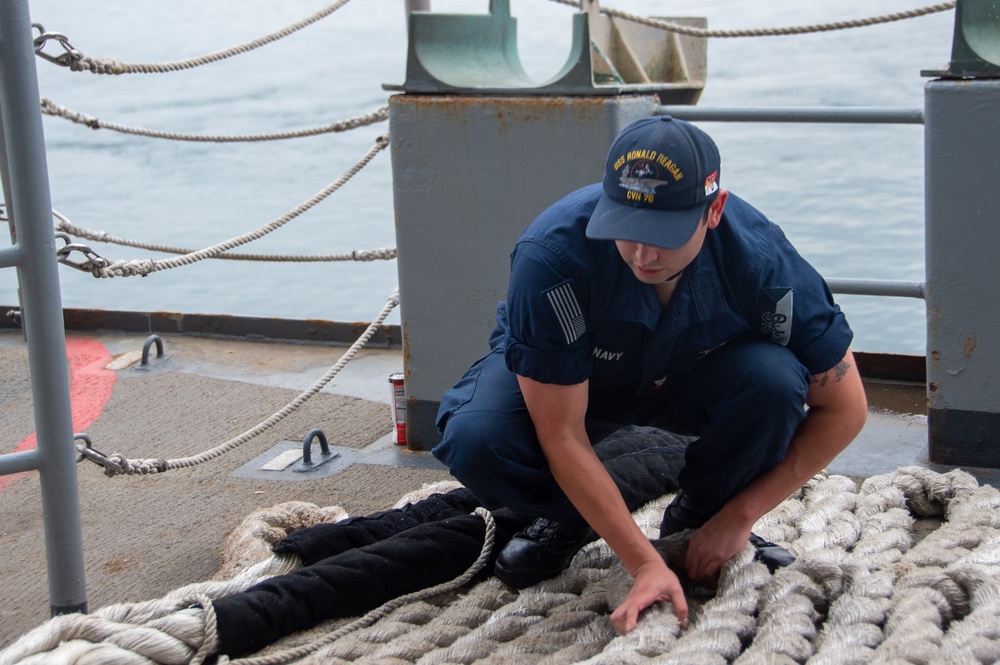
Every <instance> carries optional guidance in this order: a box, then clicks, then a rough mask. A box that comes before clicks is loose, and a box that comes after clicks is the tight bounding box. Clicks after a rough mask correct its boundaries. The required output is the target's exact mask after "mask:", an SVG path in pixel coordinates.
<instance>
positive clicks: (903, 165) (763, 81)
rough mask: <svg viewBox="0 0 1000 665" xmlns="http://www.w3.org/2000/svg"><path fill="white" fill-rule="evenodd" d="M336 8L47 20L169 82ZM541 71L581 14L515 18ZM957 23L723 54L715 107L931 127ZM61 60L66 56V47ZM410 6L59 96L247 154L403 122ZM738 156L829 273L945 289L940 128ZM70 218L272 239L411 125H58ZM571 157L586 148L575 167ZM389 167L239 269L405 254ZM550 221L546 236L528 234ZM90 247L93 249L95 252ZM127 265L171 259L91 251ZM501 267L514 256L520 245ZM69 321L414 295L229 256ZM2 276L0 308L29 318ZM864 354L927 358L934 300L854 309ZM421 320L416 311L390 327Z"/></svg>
mask: <svg viewBox="0 0 1000 665" xmlns="http://www.w3.org/2000/svg"><path fill="white" fill-rule="evenodd" d="M431 2H432V9H433V10H434V11H442V12H444V11H448V12H458V11H461V12H473V13H484V12H486V11H487V9H488V3H487V1H486V0H477V1H475V2H472V1H469V0H464V1H463V0H448V1H445V0H431ZM326 4H327V3H326V2H325V1H323V0H320V1H318V2H317V1H315V0H313V1H310V2H306V1H305V0H294V1H292V2H285V3H273V2H267V1H266V0H244V1H242V2H238V3H237V2H234V1H233V0H220V1H217V2H212V3H204V2H197V1H196V0H177V1H175V2H171V3H135V2H128V1H126V0H109V1H108V2H103V3H100V5H99V6H95V7H93V8H91V9H90V10H88V11H80V10H79V5H78V3H74V2H71V1H70V0H37V1H36V2H33V3H32V5H31V15H32V20H33V21H34V22H36V23H40V24H42V25H43V26H44V27H45V29H46V30H48V31H53V32H59V33H62V34H64V35H66V37H67V39H68V40H69V42H70V43H71V44H72V45H73V46H74V47H75V48H77V49H78V50H79V51H81V52H82V53H84V54H85V55H88V56H93V57H113V58H116V59H119V60H122V61H125V62H130V63H164V62H170V61H178V60H184V59H188V58H192V57H196V56H201V55H204V54H207V53H210V52H213V51H218V50H222V49H226V48H229V47H231V46H234V45H236V44H240V43H243V42H246V41H249V40H252V39H256V38H258V37H261V36H263V35H265V34H268V33H270V32H273V31H276V30H278V29H280V28H283V27H285V26H287V25H289V24H291V23H294V22H296V21H298V20H300V19H302V18H304V17H306V16H308V15H310V14H312V13H313V12H315V11H318V10H319V9H321V8H322V7H324V6H325V5H326ZM604 4H605V5H606V6H607V7H612V8H615V9H620V10H624V11H629V12H633V13H637V14H643V15H656V16H705V17H707V18H708V23H709V27H710V28H713V29H753V28H771V27H784V26H798V25H811V24H819V23H829V22H833V21H839V20H848V19H857V18H864V17H870V16H876V15H882V14H888V13H891V12H896V11H901V10H904V9H913V8H917V7H921V6H923V5H922V4H920V3H919V2H914V1H912V0H911V1H905V2H904V1H903V0H883V1H881V2H878V3H874V4H873V3H867V2H862V1H861V0H845V1H844V2H840V3H836V4H835V5H834V4H832V3H799V2H792V1H791V0H775V1H773V2H754V3H747V2H745V1H743V0H739V1H737V0H707V1H706V2H701V3H679V2H657V3H649V2H642V1H641V0H608V1H607V2H606V3H604ZM511 11H512V14H513V15H514V16H515V17H517V19H518V31H519V50H520V55H521V59H522V62H523V64H524V66H525V68H526V69H527V70H528V72H529V74H531V75H532V76H533V77H534V78H536V79H537V80H539V81H544V80H545V79H547V78H548V77H550V76H552V75H554V74H555V72H556V71H557V70H558V69H559V68H560V66H561V65H562V63H563V61H564V59H565V57H566V55H567V53H568V52H569V40H570V17H571V14H572V13H573V11H574V10H573V8H571V7H567V6H565V5H561V4H555V3H553V2H549V1H548V0H511ZM953 20H954V13H953V12H952V11H947V12H943V13H938V14H933V15H930V16H923V17H919V18H915V19H910V20H904V21H899V22H894V23H887V24H883V25H876V26H871V27H864V28H858V29H852V30H840V31H828V32H820V33H816V34H805V35H794V36H782V37H753V38H732V39H720V38H716V39H710V40H709V43H708V65H709V67H708V79H707V81H708V82H707V86H706V88H705V92H704V94H703V95H702V98H701V100H700V102H699V103H700V105H702V106H877V107H903V108H921V107H922V106H923V88H924V85H925V83H926V82H927V80H928V79H926V78H922V77H921V75H920V71H921V70H922V69H938V68H941V67H943V66H944V65H946V64H947V62H948V59H949V56H950V49H951V35H952V25H953ZM53 50H54V49H53ZM405 60H406V28H405V16H404V3H403V1H402V0H354V1H353V2H350V3H348V4H347V5H346V6H344V7H343V8H342V9H340V10H339V11H337V12H335V13H334V14H333V15H332V16H330V17H329V18H326V19H325V20H323V21H320V22H319V23H317V24H315V25H312V26H309V27H307V28H305V29H303V30H301V31H300V32H297V33H295V34H293V35H291V36H289V37H286V38H285V39H282V40H280V41H278V42H276V43H273V44H270V45H267V46H264V47H262V48H259V49H257V50H255V51H253V52H250V53H246V54H243V55H240V56H237V57H234V58H231V59H228V60H224V61H221V62H216V63H213V64H209V65H205V66H202V67H198V68H196V69H190V70H185V71H178V72H172V73H167V74H133V75H127V76H95V75H92V74H87V73H75V72H71V71H69V70H68V69H63V68H59V67H57V66H55V65H53V64H50V63H48V62H46V61H44V60H41V59H39V60H38V61H37V67H38V72H39V85H40V92H41V95H42V96H43V97H47V98H50V99H52V100H53V101H54V102H56V103H57V104H60V105H62V106H65V107H68V108H71V109H73V110H75V111H78V112H81V113H85V114H88V115H90V116H94V117H96V118H99V119H101V120H102V121H105V122H113V123H117V124H120V125H126V126H131V127H141V128H146V129H153V130H159V131H169V132H178V133H195V134H213V135H236V134H263V133H272V132H281V131H292V130H298V129H305V128H310V127H317V126H323V125H329V124H332V123H335V122H338V121H341V120H345V119H348V118H351V117H355V116H358V115H362V114H365V113H369V112H372V111H374V110H376V109H378V108H380V107H382V106H385V105H386V103H387V100H388V97H389V94H390V93H388V92H386V91H385V90H384V89H383V88H382V85H383V84H384V83H396V84H398V83H402V82H403V80H404V79H405V64H406V63H405ZM703 127H705V129H706V130H708V131H709V132H710V133H711V134H712V135H713V136H714V137H715V138H716V140H717V142H718V143H719V146H720V149H721V152H722V155H723V170H722V184H723V186H724V187H726V188H728V189H731V190H732V191H734V192H736V193H738V194H739V195H740V196H742V197H743V198H745V199H747V200H749V201H751V202H752V203H754V204H755V205H756V206H757V207H759V208H760V209H761V210H763V211H764V212H765V213H766V214H767V215H768V216H769V217H770V218H771V219H773V220H774V221H775V222H777V223H779V224H780V225H781V226H782V227H783V228H784V229H785V232H786V234H787V235H788V236H789V237H790V238H791V240H792V242H793V243H794V244H795V245H796V246H797V247H798V248H799V250H800V252H801V253H802V254H803V255H804V256H805V257H806V258H807V259H808V260H810V261H811V262H812V263H813V264H814V265H815V266H816V267H817V268H818V269H819V271H820V272H821V273H822V274H824V275H825V276H827V277H830V278H866V279H889V280H905V281H922V280H923V266H924V241H923V237H924V231H923V191H924V183H923V128H922V127H921V126H919V125H888V126H887V125H827V124H808V125H783V124H773V123H766V124H752V125H751V124H723V123H705V124H703ZM44 129H45V136H46V146H47V151H48V153H47V156H48V166H49V173H50V181H51V185H50V187H51V194H52V202H53V207H54V208H55V209H56V210H58V211H59V212H60V213H61V214H63V215H65V216H66V217H67V218H69V219H70V220H71V221H72V222H73V223H74V224H76V225H77V226H81V227H85V228H89V229H93V230H101V231H106V232H108V233H110V234H112V235H115V236H120V237H126V238H131V239H135V240H138V241H142V242H148V243H159V244H164V245H171V246H180V247H186V248H190V249H200V248H203V247H207V246H210V245H213V244H215V243H217V242H220V241H223V240H226V239H228V238H232V237H235V236H239V235H241V234H243V233H246V232H248V231H251V230H253V229H256V228H258V227H261V226H263V225H265V224H267V223H269V222H271V221H272V220H274V219H276V218H277V217H279V216H281V215H283V214H284V213H286V212H288V211H290V210H292V209H294V208H295V207H296V206H298V205H299V204H300V203H301V202H302V201H305V200H306V199H308V198H310V197H311V196H313V195H314V194H316V193H317V192H319V191H320V190H321V189H323V188H324V187H325V186H326V185H328V184H329V183H331V182H333V181H334V180H336V179H337V178H339V177H340V176H341V175H342V174H343V173H344V172H345V171H346V170H348V169H349V168H350V167H351V166H352V165H354V163H355V162H356V161H357V160H358V159H359V158H360V157H361V156H362V155H364V154H365V152H367V151H368V149H369V148H370V147H371V146H372V145H373V142H374V140H375V139H376V137H378V136H379V135H380V134H381V133H383V132H386V131H387V130H388V125H387V123H380V124H376V125H372V126H369V127H364V128H361V129H357V130H354V131H350V132H345V133H340V134H325V135H322V136H318V137H313V138H300V139H293V140H286V141H280V142H265V143H200V142H199V143H192V142H177V141H167V140H162V139H151V138H144V137H138V136H130V135H125V134H121V133H116V132H112V131H109V130H98V131H94V130H91V129H89V128H87V127H84V126H81V125H78V124H72V123H70V122H68V121H67V120H64V119H62V118H55V117H49V116H46V118H45V120H44ZM572 149H573V148H572V146H567V155H568V157H567V158H568V159H570V158H571V156H570V155H571V154H572ZM391 180H392V174H391V165H390V161H389V154H388V151H383V152H382V153H381V154H380V155H379V156H378V157H376V158H375V160H374V161H373V162H372V163H371V164H370V165H369V166H368V167H367V168H365V169H364V170H363V171H362V172H361V173H359V174H358V175H357V176H356V177H355V178H354V179H352V180H351V181H350V182H348V183H347V184H346V185H344V186H343V187H342V188H341V189H340V190H339V191H338V192H337V193H335V194H334V195H333V196H331V197H330V198H329V199H328V200H327V201H325V202H323V203H321V204H320V205H318V206H317V207H316V208H314V209H313V210H311V211H309V212H307V213H306V214H304V215H302V216H301V217H299V218H297V219H294V220H293V221H291V222H289V223H288V224H287V225H286V226H284V227H283V228H281V229H280V230H278V231H277V232H275V233H273V234H271V235H270V236H268V237H267V238H264V239H263V240H260V241H257V242H255V243H253V244H251V245H248V246H245V247H243V248H240V249H239V250H235V251H239V252H252V253H274V254H333V253H344V252H349V251H351V250H355V249H362V250H363V249H372V248H379V247H394V246H395V237H394V206H396V207H399V206H405V205H406V202H405V201H395V202H394V201H393V199H392V182H391ZM527 221H528V220H525V222H526V223H527ZM83 242H87V241H83ZM91 244H92V246H93V247H94V249H95V250H97V251H98V252H99V253H100V254H101V255H103V256H105V257H107V258H109V259H115V260H118V259H141V258H167V257H168V256H169V255H166V254H156V253H151V252H149V251H147V250H138V249H133V248H129V247H119V246H115V245H105V244H102V243H91ZM497 251H504V252H507V251H508V249H507V248H498V249H497ZM60 276H61V280H62V291H63V304H64V306H66V307H79V308H97V309H114V310H138V311H147V310H155V311H176V312H192V313H193V312H197V313H213V314H216V313H218V314H235V315H243V316H259V317H281V318H298V319H306V318H316V319H327V320H336V321H356V320H357V321H367V320H371V319H372V318H373V317H374V316H375V315H376V314H377V313H378V311H379V310H380V309H381V307H382V306H383V304H384V302H385V299H386V297H387V296H388V295H389V294H390V293H391V292H392V291H393V289H394V288H395V286H396V281H397V275H396V266H395V262H394V261H381V262H371V263H353V262H347V263H249V262H242V261H239V262H238V261H218V260H208V261H202V262H200V263H197V264H194V265H192V266H188V267H184V268H178V269H174V270H170V271H165V272H158V273H154V274H152V275H150V276H148V277H145V278H139V277H132V278H116V279H103V280H98V279H95V278H93V277H92V276H91V275H89V274H87V273H84V272H80V271H76V270H73V269H72V268H70V267H66V266H63V267H61V268H60ZM16 285H17V282H16V278H15V275H14V272H13V271H12V270H6V271H0V304H8V305H13V304H16V302H17V295H16ZM837 299H838V301H839V302H840V303H841V305H842V307H843V308H844V310H845V311H846V312H847V314H848V317H849V319H850V321H851V322H852V326H853V327H854V329H855V332H856V341H855V344H854V348H855V349H856V350H861V351H878V352H890V353H916V354H922V353H924V334H925V333H924V330H925V322H924V304H923V302H922V301H920V300H915V299H902V298H880V297H867V296H838V298H837ZM394 320H395V321H398V314H395V313H394V314H393V318H391V319H390V322H394Z"/></svg>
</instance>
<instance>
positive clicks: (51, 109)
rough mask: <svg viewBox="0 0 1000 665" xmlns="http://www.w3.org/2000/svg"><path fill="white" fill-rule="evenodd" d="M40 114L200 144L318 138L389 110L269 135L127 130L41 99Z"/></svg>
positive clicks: (380, 116)
mask: <svg viewBox="0 0 1000 665" xmlns="http://www.w3.org/2000/svg"><path fill="white" fill-rule="evenodd" d="M41 108H42V113H44V114H46V115H51V116H54V117H57V118H63V119H65V120H69V121H70V122H74V123H76V124H78V125H84V126H86V127H90V128H91V129H110V130H111V131H115V132H120V133H122V134H132V135H135V136H146V137H148V138H155V139H170V140H172V141H195V142H202V143H253V142H260V141H281V140H284V139H297V138H304V137H307V136H318V135H320V134H332V133H338V132H347V131H350V130H352V129H357V128H359V127H367V126H368V125H373V124H375V123H377V122H385V121H386V120H388V119H389V107H388V106H383V107H382V108H380V109H377V110H375V111H372V112H371V113H365V114H364V115H359V116H356V117H354V118H348V119H347V120H341V121H340V122H335V123H333V124H332V125H324V126H322V127H312V128H310V129H298V130H294V131H288V132H273V133H270V134H235V135H221V134H181V133H178V132H164V131H159V130H154V129H143V128H142V127H129V126H127V125H120V124H118V123H114V122H107V121H106V120H101V119H100V118H95V117H94V116H91V115H87V114H85V113H80V112H79V111H74V110H73V109H70V108H66V107H65V106H60V105H59V104H56V103H55V102H54V101H52V100H51V99H49V98H48V97H42V102H41Z"/></svg>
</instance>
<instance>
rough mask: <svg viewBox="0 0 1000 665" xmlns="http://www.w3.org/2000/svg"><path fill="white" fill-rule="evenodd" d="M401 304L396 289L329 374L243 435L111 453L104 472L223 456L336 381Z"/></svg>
mask: <svg viewBox="0 0 1000 665" xmlns="http://www.w3.org/2000/svg"><path fill="white" fill-rule="evenodd" d="M398 305H399V294H398V292H393V294H392V295H391V296H389V299H388V300H387V301H386V304H385V306H384V307H383V308H382V311H381V312H379V315H378V316H377V317H375V319H374V320H373V321H372V322H371V323H370V324H369V325H368V327H367V328H366V329H365V331H364V332H363V333H362V334H361V336H360V337H358V339H357V340H356V341H355V342H354V344H352V345H351V346H350V348H348V349H347V351H345V352H344V354H343V355H342V356H341V357H340V359H339V360H337V362H336V363H334V364H333V366H332V367H331V368H330V369H329V370H327V372H326V374H324V375H323V376H322V377H321V378H320V379H319V380H318V381H316V383H314V384H313V385H312V386H311V387H310V388H309V389H307V390H306V391H304V392H302V393H301V394H300V395H299V396H298V397H296V398H295V399H293V400H292V401H291V402H289V403H288V404H286V405H285V406H284V407H283V408H282V409H281V410H280V411H278V412H276V413H274V414H273V415H272V416H271V417H270V418H268V419H267V420H265V421H263V422H261V423H259V424H257V425H256V426H254V427H252V428H251V429H249V430H247V431H246V432H243V433H242V434H240V435H239V436H236V437H234V438H232V439H230V440H229V441H227V442H225V443H223V444H220V445H218V446H216V447H215V448H212V449H211V450H207V451H205V452H203V453H200V454H198V455H193V456H191V457H184V458H180V459H170V460H164V459H140V460H132V459H129V458H128V457H126V456H124V455H123V454H121V453H112V454H111V455H109V456H108V460H109V461H111V462H112V463H113V464H112V465H108V466H105V468H104V473H105V474H106V475H108V476H115V475H120V474H119V471H117V470H116V469H114V468H113V466H114V465H117V466H118V467H120V469H121V472H120V473H121V474H126V475H136V474H141V475H146V474H153V473H163V472H165V471H168V470H170V469H183V468H189V467H192V466H197V465H198V464H202V463H204V462H208V461H210V460H213V459H215V458H217V457H220V456H222V455H224V454H226V453H228V452H230V451H231V450H235V449H236V448H238V447H239V446H241V445H243V444H244V443H246V442H247V441H250V440H251V439H253V438H254V437H255V436H257V435H259V434H261V433H262V432H265V431H267V430H269V429H270V428H272V427H274V426H275V425H277V424H278V423H280V422H281V421H282V420H284V419H285V418H287V417H288V416H289V415H291V414H292V413H293V412H295V410H296V409H298V408H299V407H300V406H302V405H303V404H305V403H306V402H307V401H308V400H309V399H310V398H312V397H313V396H314V395H316V393H318V392H319V391H320V390H322V389H323V387H324V386H325V385H326V384H328V383H329V382H330V381H332V380H333V378H334V377H335V376H337V374H339V373H340V371H341V370H342V369H343V368H344V367H346V366H347V363H349V362H350V361H351V360H352V359H353V358H354V356H356V355H357V354H358V352H359V351H361V349H362V348H364V346H365V344H367V343H368V341H369V340H371V338H372V336H373V335H374V334H375V333H376V332H378V329H379V327H380V326H381V325H382V323H383V322H384V321H385V319H386V317H388V316H389V312H391V311H392V310H393V309H394V308H395V307H396V306H398ZM81 445H82V444H81Z"/></svg>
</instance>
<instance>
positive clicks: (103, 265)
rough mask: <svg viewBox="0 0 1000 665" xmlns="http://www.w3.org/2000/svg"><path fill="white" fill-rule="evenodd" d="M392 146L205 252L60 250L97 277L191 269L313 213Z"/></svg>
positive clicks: (378, 143) (384, 142)
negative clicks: (120, 254)
mask: <svg viewBox="0 0 1000 665" xmlns="http://www.w3.org/2000/svg"><path fill="white" fill-rule="evenodd" d="M388 145H389V135H388V134H383V135H382V136H379V137H378V138H377V139H376V140H375V145H374V146H372V148H371V149H369V150H368V152H367V153H365V155H364V156H363V157H362V158H361V159H360V160H358V162H357V163H356V164H355V165H354V166H352V167H351V168H350V169H348V170H347V171H346V172H345V173H344V174H343V175H342V176H340V177H339V178H338V179H337V180H335V181H334V182H332V183H330V184H329V185H327V186H326V187H324V188H323V189H322V190H321V191H320V192H318V193H317V194H315V195H314V196H312V197H311V198H310V199H308V200H306V201H304V202H302V203H301V204H299V205H298V206H296V207H295V208H294V209H293V210H291V211H289V212H287V213H285V214H284V215H282V216H281V217H279V218H277V219H275V220H274V221H272V222H270V223H268V224H265V225H264V226H262V227H260V228H258V229H256V230H254V231H250V232H249V233H245V234H243V235H241V236H238V237H236V238H230V239H229V240H226V241H223V242H220V243H217V244H215V245H212V246H211V247H206V248H205V249H201V250H198V251H196V252H190V253H186V254H183V255H182V256H178V257H176V258H173V259H164V260H152V259H143V260H131V261H109V260H107V259H105V258H103V257H99V256H96V255H95V254H94V253H93V252H92V250H90V248H86V247H80V246H73V245H69V246H67V247H63V248H62V249H61V250H60V260H61V261H62V262H64V263H69V264H70V265H73V266H74V267H77V268H80V269H81V270H85V271H87V272H90V273H92V274H93V275H94V277H105V278H110V277H134V276H136V275H140V276H146V275H149V274H151V273H154V272H158V271H161V270H170V269H172V268H179V267H181V266H187V265H191V264H193V263H197V262H198V261H202V260H204V259H210V258H216V257H219V256H221V255H222V254H223V253H224V252H226V251H228V250H230V249H233V248H235V247H239V246H241V245H245V244H247V243H250V242H253V241H254V240H258V239H260V238H263V237H264V236H266V235H268V234H269V233H272V232H273V231H276V230H277V229H279V228H281V227H282V226H284V225H285V224H287V223H288V222H290V221H291V220H293V219H295V218H296V217H298V216H299V215H301V214H302V213H304V212H306V211H308V210H310V209H311V208H313V207H314V206H316V205H317V204H319V203H320V202H322V201H323V200H324V199H326V198H327V197H329V196H330V195H331V194H333V193H334V192H336V191H337V190H338V189H340V188H341V187H342V186H343V185H344V184H345V183H346V182H347V181H349V180H350V179H351V178H352V177H354V176H355V175H356V174H357V173H358V172H359V171H360V170H361V169H363V168H364V167H365V166H367V165H368V163H369V162H371V160H372V159H374V158H375V156H376V155H377V154H378V153H379V152H381V151H382V150H385V148H386V147H387V146H388ZM70 248H72V249H81V250H86V251H85V253H86V254H87V257H88V260H87V261H85V262H83V263H79V264H76V263H73V262H72V261H70V260H69V252H68V251H66V250H68V249H70ZM386 251H389V250H386Z"/></svg>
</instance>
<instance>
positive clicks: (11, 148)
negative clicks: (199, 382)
mask: <svg viewBox="0 0 1000 665" xmlns="http://www.w3.org/2000/svg"><path fill="white" fill-rule="evenodd" d="M38 100H39V94H38V76H37V72H36V70H35V51H34V46H33V44H32V28H31V19H30V17H29V12H28V2H27V0H5V1H4V2H3V3H0V113H2V124H3V136H4V139H5V141H4V145H5V154H4V155H2V157H3V161H2V163H0V166H2V168H3V170H4V177H5V188H4V189H5V190H9V192H8V191H5V193H9V196H10V199H9V200H8V201H7V204H8V214H9V216H10V224H11V227H12V234H13V236H14V237H15V238H16V241H15V244H14V247H15V248H16V249H17V251H16V252H15V254H16V262H17V266H18V275H19V281H20V287H21V294H22V302H23V311H22V320H23V321H24V327H25V332H26V340H27V348H28V365H29V368H30V372H31V390H32V399H33V401H34V410H35V432H36V434H37V451H38V455H37V457H38V463H37V467H38V471H39V475H40V482H41V496H42V513H43V518H44V530H45V556H46V561H47V566H48V577H49V604H50V607H51V611H52V614H53V615H55V614H65V613H69V612H85V611H86V610H87V592H86V584H85V581H84V564H83V533H82V529H81V526H80V504H79V494H78V487H77V477H76V448H75V444H74V440H73V422H72V416H71V412H70V401H69V368H68V363H67V360H66V336H65V332H64V328H63V315H62V297H61V294H60V290H59V273H58V265H57V263H56V241H55V234H54V232H53V227H52V203H51V200H50V196H49V179H48V166H47V163H46V159H45V142H44V138H43V135H42V116H41V110H40V108H39V102H38ZM20 466H24V465H21V464H20V463H19V462H15V463H13V464H12V468H19V467H20ZM8 470H9V469H8Z"/></svg>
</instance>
